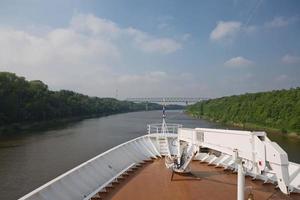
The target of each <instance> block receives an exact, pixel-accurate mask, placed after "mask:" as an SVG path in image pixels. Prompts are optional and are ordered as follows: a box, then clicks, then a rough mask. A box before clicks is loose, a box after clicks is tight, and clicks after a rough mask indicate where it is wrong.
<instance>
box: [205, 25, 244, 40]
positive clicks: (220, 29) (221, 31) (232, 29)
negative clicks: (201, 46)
mask: <svg viewBox="0 0 300 200" xmlns="http://www.w3.org/2000/svg"><path fill="white" fill-rule="evenodd" d="M241 26H242V24H241V23H240V22H236V21H227V22H224V21H219V22H218V23H217V26H216V27H215V28H214V30H213V31H212V32H211V33H210V39H211V40H213V41H218V40H222V39H228V38H231V37H233V36H235V35H236V34H237V33H238V32H239V31H240V29H241Z"/></svg>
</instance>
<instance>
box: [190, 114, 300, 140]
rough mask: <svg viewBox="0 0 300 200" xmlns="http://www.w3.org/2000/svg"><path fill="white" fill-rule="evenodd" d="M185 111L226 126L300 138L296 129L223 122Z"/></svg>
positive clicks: (197, 117)
mask: <svg viewBox="0 0 300 200" xmlns="http://www.w3.org/2000/svg"><path fill="white" fill-rule="evenodd" d="M185 112H186V113H187V114H188V115H189V116H191V117H193V118H196V119H204V120H208V121H211V122H215V123H220V124H222V125H225V126H229V127H234V128H238V129H241V130H249V131H265V132H270V133H276V134H282V135H286V136H288V137H294V138H298V139H300V133H298V132H295V131H290V130H284V131H282V130H281V129H279V128H274V127H267V126H261V125H258V124H253V123H236V122H222V121H220V120H215V119H212V118H209V117H206V116H198V115H195V114H193V113H191V112H188V111H185Z"/></svg>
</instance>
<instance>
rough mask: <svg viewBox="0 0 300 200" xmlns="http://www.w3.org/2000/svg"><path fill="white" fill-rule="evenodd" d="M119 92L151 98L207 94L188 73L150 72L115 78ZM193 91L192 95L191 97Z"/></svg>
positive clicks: (205, 87) (205, 88) (196, 79)
mask: <svg viewBox="0 0 300 200" xmlns="http://www.w3.org/2000/svg"><path fill="white" fill-rule="evenodd" d="M116 82H117V84H118V85H119V91H124V90H125V88H130V90H126V95H127V96H138V97H153V96H181V95H182V96H195V97H196V96H199V94H202V95H203V94H206V95H207V94H208V93H209V92H210V91H209V89H208V87H207V86H206V85H205V84H203V83H201V81H199V80H198V77H197V78H196V77H195V76H194V75H192V74H189V73H181V74H177V73H166V72H164V71H152V72H145V73H142V74H125V75H121V76H119V77H118V78H117V81H116ZM191 91H193V93H194V94H193V95H191Z"/></svg>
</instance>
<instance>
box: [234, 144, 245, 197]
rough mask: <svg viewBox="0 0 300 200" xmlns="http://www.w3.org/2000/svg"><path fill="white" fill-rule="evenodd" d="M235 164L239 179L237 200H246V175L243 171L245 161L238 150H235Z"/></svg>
mask: <svg viewBox="0 0 300 200" xmlns="http://www.w3.org/2000/svg"><path fill="white" fill-rule="evenodd" d="M234 156H235V163H236V164H237V166H238V178H237V187H238V188H237V200H244V198H245V173H244V169H243V161H242V159H241V158H240V157H239V155H238V151H237V149H235V150H234Z"/></svg>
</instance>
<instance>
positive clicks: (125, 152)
mask: <svg viewBox="0 0 300 200" xmlns="http://www.w3.org/2000/svg"><path fill="white" fill-rule="evenodd" d="M152 137H154V138H156V136H155V135H145V136H142V137H138V138H136V139H133V140H130V141H128V142H125V143H123V144H120V145H118V146H116V147H114V148H112V149H110V150H108V151H106V152H104V153H102V154H100V155H98V156H96V157H94V158H92V159H90V160H89V161H87V162H85V163H82V164H81V165H79V166H77V167H75V168H74V169H72V170H70V171H68V172H66V173H65V174H63V175H61V176H59V177H57V178H55V179H53V180H51V181H50V182H48V183H46V184H45V185H43V186H41V187H39V188H37V189H36V190H34V191H32V192H30V193H29V194H27V195H25V196H23V197H22V198H20V200H25V199H26V200H29V199H30V200H36V199H45V200H52V199H60V200H76V199H78V200H79V199H81V200H82V199H85V198H88V197H90V196H91V195H92V194H95V193H97V192H99V188H100V189H102V188H105V187H106V186H107V185H108V184H110V183H111V182H112V181H113V180H115V178H116V177H118V176H120V175H121V174H122V173H124V171H126V170H127V169H128V167H130V166H132V164H133V163H140V162H143V161H144V160H149V159H151V158H152V157H159V156H160V154H159V152H158V150H157V149H156V148H155V145H154V144H153V142H152V141H155V140H152V139H151V138H152Z"/></svg>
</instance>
